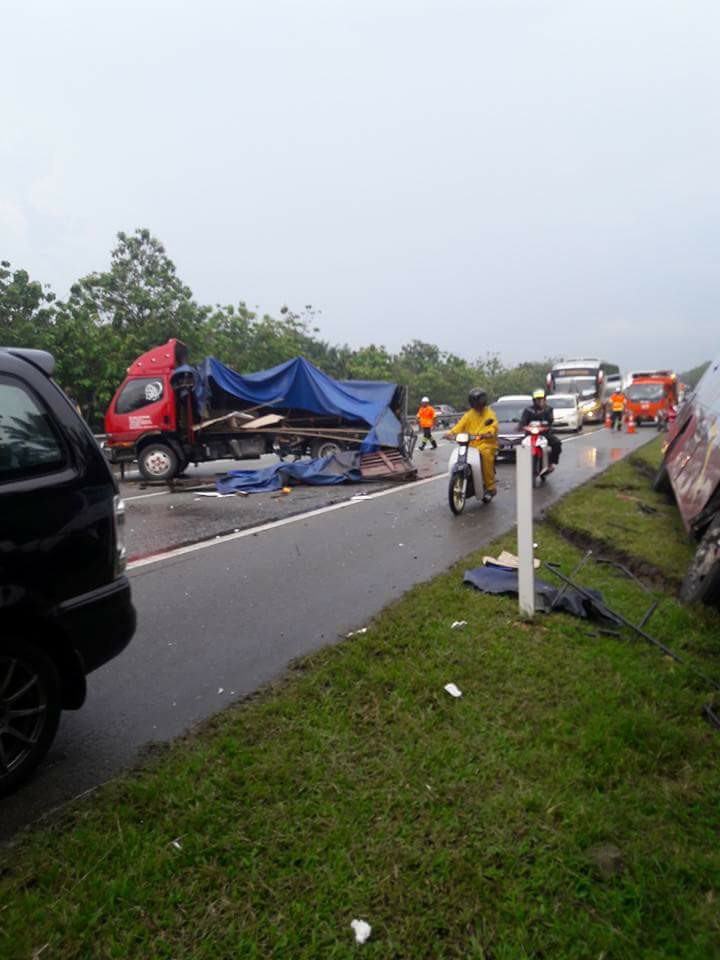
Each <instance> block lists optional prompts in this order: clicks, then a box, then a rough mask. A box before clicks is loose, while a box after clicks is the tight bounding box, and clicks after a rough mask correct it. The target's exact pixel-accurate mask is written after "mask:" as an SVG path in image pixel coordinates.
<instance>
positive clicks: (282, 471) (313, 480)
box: [216, 453, 362, 493]
mask: <svg viewBox="0 0 720 960" xmlns="http://www.w3.org/2000/svg"><path fill="white" fill-rule="evenodd" d="M361 480H362V476H361V474H360V469H359V455H358V454H357V453H340V454H335V455H333V456H331V457H320V458H319V459H317V460H297V461H295V462H294V463H273V464H272V465H271V466H269V467H264V468H263V469H261V470H230V471H228V473H226V474H225V475H224V476H222V477H218V479H217V480H216V486H217V489H218V491H219V493H237V492H238V491H240V490H242V491H244V492H245V493H267V492H269V491H272V490H281V489H282V488H283V487H288V486H290V487H291V486H293V485H294V484H305V485H307V486H311V487H326V486H334V485H335V484H338V483H359V482H360V481H361Z"/></svg>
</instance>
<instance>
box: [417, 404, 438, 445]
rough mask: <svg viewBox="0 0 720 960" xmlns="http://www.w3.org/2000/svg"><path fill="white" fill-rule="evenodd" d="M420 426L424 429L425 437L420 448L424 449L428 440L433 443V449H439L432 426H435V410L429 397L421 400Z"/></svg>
mask: <svg viewBox="0 0 720 960" xmlns="http://www.w3.org/2000/svg"><path fill="white" fill-rule="evenodd" d="M417 419H418V426H419V427H420V429H421V430H422V433H423V438H422V441H421V443H420V449H421V450H424V449H425V445H426V444H427V442H428V440H429V441H430V443H431V444H432V448H433V450H437V443H436V442H435V437H433V435H432V428H433V427H434V426H435V411H434V409H433V408H432V407H431V406H430V399H429V397H423V398H422V400H421V401H420V409H419V410H418V412H417Z"/></svg>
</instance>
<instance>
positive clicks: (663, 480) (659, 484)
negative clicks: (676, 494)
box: [652, 463, 672, 494]
mask: <svg viewBox="0 0 720 960" xmlns="http://www.w3.org/2000/svg"><path fill="white" fill-rule="evenodd" d="M652 488H653V490H654V491H655V493H670V494H672V484H671V483H670V474H669V473H668V469H667V464H664V463H663V464H661V465H660V469H659V470H658V472H657V473H656V474H655V479H654V480H653V482H652Z"/></svg>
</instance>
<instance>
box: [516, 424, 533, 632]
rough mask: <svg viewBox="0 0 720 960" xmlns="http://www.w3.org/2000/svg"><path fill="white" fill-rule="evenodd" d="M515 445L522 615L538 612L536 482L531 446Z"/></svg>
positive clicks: (519, 592) (519, 598)
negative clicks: (535, 559)
mask: <svg viewBox="0 0 720 960" xmlns="http://www.w3.org/2000/svg"><path fill="white" fill-rule="evenodd" d="M515 449H516V457H515V464H516V471H515V473H516V476H515V488H516V496H517V546H518V560H519V567H518V600H519V605H520V615H521V616H523V617H532V616H534V615H535V567H534V562H533V561H534V554H533V482H532V454H531V452H530V447H529V446H526V445H525V444H524V443H521V444H520V445H519V446H518V447H516V448H515Z"/></svg>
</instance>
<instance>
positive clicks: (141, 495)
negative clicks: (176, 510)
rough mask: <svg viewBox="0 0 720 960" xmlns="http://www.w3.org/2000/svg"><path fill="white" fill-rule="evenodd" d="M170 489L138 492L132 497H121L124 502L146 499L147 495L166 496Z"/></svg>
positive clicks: (170, 491)
mask: <svg viewBox="0 0 720 960" xmlns="http://www.w3.org/2000/svg"><path fill="white" fill-rule="evenodd" d="M169 493H172V490H159V491H158V492H157V493H138V494H136V495H135V496H134V497H123V501H124V502H125V503H130V501H131V500H147V498H148V497H166V496H167V495H168V494H169Z"/></svg>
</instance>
